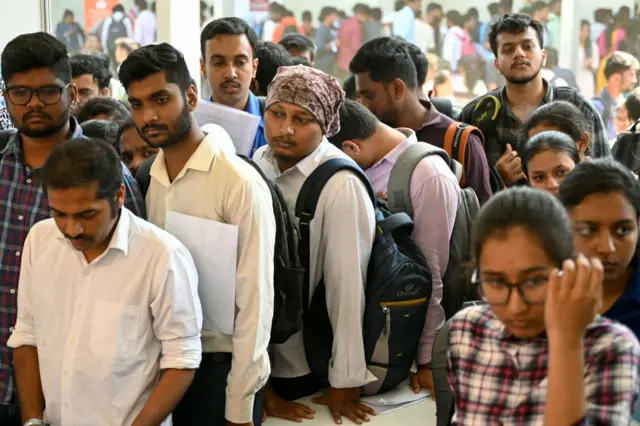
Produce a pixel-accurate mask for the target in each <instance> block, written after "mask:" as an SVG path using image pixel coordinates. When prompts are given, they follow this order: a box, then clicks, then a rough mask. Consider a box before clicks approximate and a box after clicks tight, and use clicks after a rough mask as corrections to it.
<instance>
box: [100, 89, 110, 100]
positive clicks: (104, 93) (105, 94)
mask: <svg viewBox="0 0 640 426" xmlns="http://www.w3.org/2000/svg"><path fill="white" fill-rule="evenodd" d="M100 96H101V97H103V98H108V97H110V96H111V89H109V88H108V87H105V88H102V89H100Z"/></svg>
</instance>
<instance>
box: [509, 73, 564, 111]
mask: <svg viewBox="0 0 640 426" xmlns="http://www.w3.org/2000/svg"><path fill="white" fill-rule="evenodd" d="M542 84H544V88H545V90H546V92H545V94H544V98H543V99H542V104H540V105H545V104H548V103H551V102H553V101H554V100H555V92H554V91H553V85H552V84H549V82H548V81H547V80H545V79H544V78H543V79H542ZM500 102H501V103H502V105H504V106H505V108H507V109H509V110H511V106H510V105H509V98H508V97H507V85H506V84H505V85H504V86H502V89H500Z"/></svg>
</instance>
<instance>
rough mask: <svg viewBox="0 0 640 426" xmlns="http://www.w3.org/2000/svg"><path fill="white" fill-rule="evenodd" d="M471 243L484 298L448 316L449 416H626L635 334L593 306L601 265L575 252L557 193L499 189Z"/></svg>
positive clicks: (639, 365) (533, 419)
mask: <svg viewBox="0 0 640 426" xmlns="http://www.w3.org/2000/svg"><path fill="white" fill-rule="evenodd" d="M473 250H474V255H475V259H476V262H477V277H478V282H477V285H478V288H479V291H480V294H481V295H482V297H483V299H484V301H485V302H487V304H486V305H484V306H476V307H471V308H468V309H466V310H464V311H462V312H460V313H458V314H457V315H456V316H455V317H454V318H453V319H452V321H451V329H450V336H449V346H450V348H449V353H448V369H449V383H450V386H451V389H452V391H453V394H454V398H455V402H456V413H455V415H454V419H453V424H454V425H534V424H535V425H546V426H570V425H612V426H613V425H615V426H621V425H628V424H629V423H630V421H631V411H632V407H633V406H634V403H635V400H636V398H637V396H638V390H639V388H640V380H639V373H640V344H639V343H638V341H637V340H636V338H635V336H634V335H633V333H632V332H631V331H630V330H629V329H628V328H626V327H625V326H623V325H620V324H617V323H615V322H613V321H611V320H609V319H606V318H603V317H601V316H599V315H597V313H598V312H599V309H600V306H601V303H602V297H601V292H602V279H603V274H604V272H603V267H602V264H601V262H600V260H599V259H597V258H591V259H588V258H586V257H585V256H583V255H578V256H577V257H574V245H573V240H572V234H571V224H570V221H569V217H568V215H567V213H566V212H565V210H564V208H563V206H562V205H561V204H560V202H559V201H558V200H557V199H556V198H555V197H554V196H553V195H551V194H549V193H547V192H542V191H538V190H534V189H531V188H526V187H520V188H513V189H509V190H506V191H502V192H500V193H498V194H497V195H495V196H494V197H493V198H492V199H491V200H489V202H488V203H487V204H486V205H485V206H484V207H483V209H482V210H481V212H480V214H479V216H478V218H477V221H476V223H475V229H474V246H473ZM574 259H575V260H574Z"/></svg>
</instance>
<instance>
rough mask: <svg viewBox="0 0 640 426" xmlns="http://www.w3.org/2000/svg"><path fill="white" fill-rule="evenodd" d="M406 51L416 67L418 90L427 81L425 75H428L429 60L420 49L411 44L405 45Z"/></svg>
mask: <svg viewBox="0 0 640 426" xmlns="http://www.w3.org/2000/svg"><path fill="white" fill-rule="evenodd" d="M406 46H407V50H408V51H409V55H410V56H411V60H412V61H413V65H414V66H415V67H416V77H417V78H418V88H419V89H420V88H422V86H424V84H425V82H426V81H427V74H428V73H429V59H427V55H425V54H424V52H423V51H422V49H420V48H419V47H418V46H416V45H415V44H413V43H409V42H407V43H406Z"/></svg>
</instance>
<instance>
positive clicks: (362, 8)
mask: <svg viewBox="0 0 640 426" xmlns="http://www.w3.org/2000/svg"><path fill="white" fill-rule="evenodd" d="M370 11H371V8H370V7H369V6H367V5H366V4H364V3H357V4H356V5H355V6H353V13H354V14H355V15H359V14H362V15H369V12H370Z"/></svg>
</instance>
